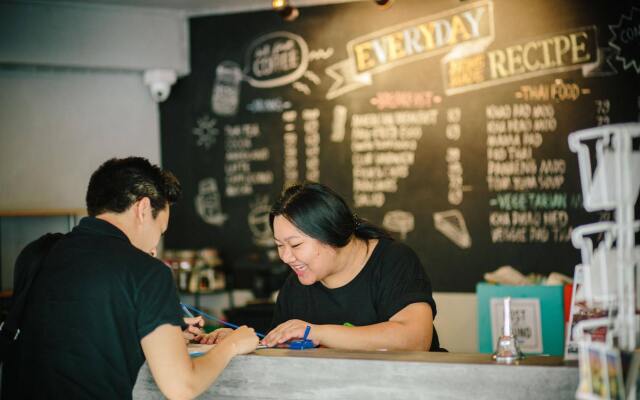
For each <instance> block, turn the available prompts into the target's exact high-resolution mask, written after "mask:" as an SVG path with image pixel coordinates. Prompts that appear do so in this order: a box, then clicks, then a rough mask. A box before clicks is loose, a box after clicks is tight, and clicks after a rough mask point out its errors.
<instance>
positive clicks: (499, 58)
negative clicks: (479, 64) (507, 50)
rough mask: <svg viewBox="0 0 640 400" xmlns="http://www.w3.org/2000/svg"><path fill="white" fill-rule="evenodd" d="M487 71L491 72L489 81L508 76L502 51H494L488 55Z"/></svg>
mask: <svg viewBox="0 0 640 400" xmlns="http://www.w3.org/2000/svg"><path fill="white" fill-rule="evenodd" d="M488 56H489V70H490V71H491V79H498V78H503V77H505V76H507V75H508V73H507V69H506V68H505V66H504V63H505V61H506V57H505V54H504V51H502V50H494V51H490V52H489V54H488Z"/></svg>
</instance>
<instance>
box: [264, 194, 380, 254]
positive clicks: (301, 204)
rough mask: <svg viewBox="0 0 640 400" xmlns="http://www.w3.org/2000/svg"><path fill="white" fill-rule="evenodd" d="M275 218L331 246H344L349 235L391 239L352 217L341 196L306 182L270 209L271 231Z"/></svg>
mask: <svg viewBox="0 0 640 400" xmlns="http://www.w3.org/2000/svg"><path fill="white" fill-rule="evenodd" d="M278 215H282V216H283V217H285V218H286V219H287V220H289V222H291V223H292V224H293V225H294V226H296V228H298V229H300V230H301V231H302V232H304V233H305V234H306V235H308V236H310V237H312V238H314V239H317V240H319V241H321V242H323V243H325V244H328V245H330V246H333V247H344V246H346V245H347V243H349V240H350V239H351V236H352V235H355V236H356V237H358V238H360V239H379V238H390V236H389V234H388V233H387V232H385V231H384V230H383V229H381V228H379V227H377V226H375V225H373V224H371V223H369V222H367V221H366V220H364V219H362V218H360V217H358V216H357V215H355V214H353V213H352V212H351V210H350V209H349V206H348V205H347V203H346V202H345V201H344V199H342V197H340V195H338V194H337V193H336V192H334V191H333V190H332V189H331V188H329V187H328V186H326V185H323V184H321V183H315V182H305V183H301V184H297V185H294V186H291V187H289V188H287V189H286V190H285V191H284V192H283V193H282V195H281V196H280V198H279V199H278V201H276V202H275V204H274V205H273V207H271V212H270V213H269V225H270V226H271V231H273V220H274V219H275V217H276V216H278Z"/></svg>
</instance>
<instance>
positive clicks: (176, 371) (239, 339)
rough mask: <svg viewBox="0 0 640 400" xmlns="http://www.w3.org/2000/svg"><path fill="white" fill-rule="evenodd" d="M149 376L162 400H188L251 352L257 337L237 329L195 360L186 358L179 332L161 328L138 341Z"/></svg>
mask: <svg viewBox="0 0 640 400" xmlns="http://www.w3.org/2000/svg"><path fill="white" fill-rule="evenodd" d="M140 344H141V345H142V350H143V351H144V355H145V357H146V359H147V363H148V364H149V369H150V370H151V374H152V375H153V378H154V379H155V381H156V383H157V384H158V387H159V388H160V390H161V391H162V394H164V395H165V396H166V397H168V398H171V399H183V398H184V399H191V398H194V397H196V396H197V395H199V394H200V393H202V392H203V391H204V390H205V389H207V388H208V387H209V386H210V385H211V384H212V383H213V382H214V381H215V380H216V378H217V377H218V375H220V373H221V372H222V370H223V369H224V368H225V367H226V366H227V364H228V363H229V361H230V360H231V358H233V357H234V356H235V355H238V354H245V353H249V352H251V351H253V350H255V348H256V346H257V345H258V337H257V336H256V334H255V332H254V330H253V329H251V328H247V327H246V326H243V327H241V328H238V329H237V330H235V331H234V332H233V333H231V334H230V335H229V336H227V337H226V338H225V339H224V340H223V341H222V342H220V343H219V344H218V345H216V346H215V347H214V348H212V349H211V350H209V352H207V354H205V355H204V356H202V357H198V358H193V359H192V358H191V357H189V353H188V351H187V347H186V344H185V341H184V337H183V336H182V332H181V331H180V328H179V327H177V326H173V325H169V324H164V325H160V326H159V327H157V328H156V329H155V330H154V331H152V332H151V333H150V334H148V335H147V336H145V337H144V338H142V340H141V341H140Z"/></svg>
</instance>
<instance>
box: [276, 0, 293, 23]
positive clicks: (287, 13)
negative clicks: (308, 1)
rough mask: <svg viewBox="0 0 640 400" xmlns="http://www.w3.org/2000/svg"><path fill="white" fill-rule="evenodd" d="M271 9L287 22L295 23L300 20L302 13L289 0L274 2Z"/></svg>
mask: <svg viewBox="0 0 640 400" xmlns="http://www.w3.org/2000/svg"><path fill="white" fill-rule="evenodd" d="M271 7H272V8H273V9H274V10H275V11H276V12H277V13H278V15H280V16H281V17H282V19H284V20H285V21H293V20H294V19H296V18H298V15H300V11H298V9H297V8H296V7H294V6H292V5H291V4H290V3H289V0H272V1H271Z"/></svg>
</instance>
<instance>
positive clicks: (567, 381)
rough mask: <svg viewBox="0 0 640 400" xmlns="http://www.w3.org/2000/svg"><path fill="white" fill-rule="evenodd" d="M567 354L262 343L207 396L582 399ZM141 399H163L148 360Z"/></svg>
mask: <svg viewBox="0 0 640 400" xmlns="http://www.w3.org/2000/svg"><path fill="white" fill-rule="evenodd" d="M577 387H578V368H577V366H576V365H565V364H564V363H563V362H562V359H561V358H560V357H542V356H531V357H528V358H527V359H525V360H524V361H522V362H520V363H519V364H518V365H497V364H495V363H493V361H492V360H491V357H490V355H487V354H463V353H425V352H381V351H379V352H360V351H339V350H333V349H312V350H304V351H294V350H286V349H261V350H257V351H256V352H254V353H252V354H249V355H245V356H238V357H235V358H234V359H233V360H232V361H231V363H230V364H229V366H228V367H227V368H226V369H225V370H224V372H223V373H222V374H221V375H220V376H219V377H218V380H217V381H216V382H215V384H213V385H212V386H211V387H210V388H209V389H208V390H207V391H206V392H205V393H203V394H202V395H201V396H200V397H199V399H304V400H315V399H367V400H375V399H384V400H388V399H438V400H447V399H474V400H480V399H491V400H494V399H553V400H560V399H574V398H575V391H576V389H577ZM133 398H134V399H143V400H148V399H163V398H164V397H163V396H162V394H161V393H160V391H159V389H158V388H157V386H156V384H155V382H154V381H153V377H152V376H151V374H150V372H149V369H148V367H147V365H146V364H145V365H144V366H143V367H142V369H141V370H140V374H139V375H138V380H137V382H136V386H135V388H134V391H133Z"/></svg>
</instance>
